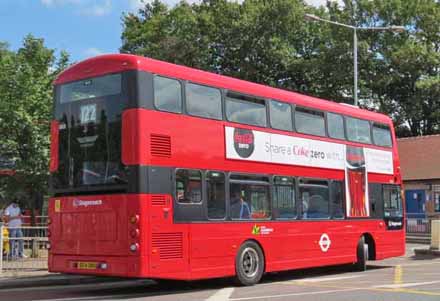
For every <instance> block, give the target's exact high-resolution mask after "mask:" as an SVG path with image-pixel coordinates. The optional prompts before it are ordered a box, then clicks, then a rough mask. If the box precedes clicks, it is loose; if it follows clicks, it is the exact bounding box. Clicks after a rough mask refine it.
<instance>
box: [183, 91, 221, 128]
mask: <svg viewBox="0 0 440 301" xmlns="http://www.w3.org/2000/svg"><path fill="white" fill-rule="evenodd" d="M185 92H186V110H187V111H188V113H189V114H190V115H194V116H198V117H206V118H212V119H217V120H221V119H222V96H221V93H220V90H219V89H215V88H211V87H206V86H202V85H196V84H191V83H189V84H187V85H186V91H185Z"/></svg>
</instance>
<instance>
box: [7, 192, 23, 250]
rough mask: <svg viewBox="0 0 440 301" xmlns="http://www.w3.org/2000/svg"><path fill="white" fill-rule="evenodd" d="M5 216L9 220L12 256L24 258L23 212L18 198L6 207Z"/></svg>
mask: <svg viewBox="0 0 440 301" xmlns="http://www.w3.org/2000/svg"><path fill="white" fill-rule="evenodd" d="M4 216H5V218H6V220H7V222H8V229H9V243H10V250H11V257H12V258H17V257H20V258H24V257H25V256H24V253H23V251H24V247H23V240H22V238H23V231H22V229H21V225H22V223H23V222H22V213H21V209H20V206H19V205H18V202H17V201H16V200H14V201H12V203H11V204H10V205H9V206H8V207H6V209H5V211H4Z"/></svg>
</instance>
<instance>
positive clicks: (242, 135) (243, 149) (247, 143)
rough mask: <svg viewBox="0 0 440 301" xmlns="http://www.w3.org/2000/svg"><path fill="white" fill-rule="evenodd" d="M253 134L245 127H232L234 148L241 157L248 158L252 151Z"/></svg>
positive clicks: (253, 146) (253, 145)
mask: <svg viewBox="0 0 440 301" xmlns="http://www.w3.org/2000/svg"><path fill="white" fill-rule="evenodd" d="M254 140H255V139H254V134H253V133H252V131H251V130H247V129H237V128H235V129H234V148H235V151H236V152H237V154H238V155H239V156H240V157H242V158H249V157H250V156H251V155H252V153H253V152H254V148H255V144H254Z"/></svg>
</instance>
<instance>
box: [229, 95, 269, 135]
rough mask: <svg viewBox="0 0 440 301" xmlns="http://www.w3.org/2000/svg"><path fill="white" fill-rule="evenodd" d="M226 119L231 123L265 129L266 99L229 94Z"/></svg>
mask: <svg viewBox="0 0 440 301" xmlns="http://www.w3.org/2000/svg"><path fill="white" fill-rule="evenodd" d="M226 117H227V118H228V120H229V121H233V122H239V123H244V124H249V125H256V126H262V127H265V126H266V124H267V118H266V104H265V101H264V99H258V98H253V97H250V96H245V95H241V94H237V93H232V92H228V93H227V95H226Z"/></svg>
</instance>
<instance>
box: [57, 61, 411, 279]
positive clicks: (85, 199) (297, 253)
mask: <svg viewBox="0 0 440 301" xmlns="http://www.w3.org/2000/svg"><path fill="white" fill-rule="evenodd" d="M124 70H141V71H146V72H149V73H154V74H160V75H162V76H168V77H172V78H177V79H181V80H187V81H191V82H194V83H199V84H204V85H208V86H213V87H218V88H222V89H230V90H233V91H237V92H241V93H245V94H249V95H255V96H259V97H262V98H267V99H277V100H281V101H285V102H290V103H294V104H296V105H300V106H306V107H311V108H315V109H318V110H323V111H331V112H335V113H340V114H345V115H349V116H352V117H356V118H362V119H367V120H371V121H375V122H380V123H383V124H387V125H389V127H390V129H391V131H392V140H393V147H392V148H383V147H378V146H374V145H368V147H369V148H371V149H378V150H386V151H391V152H392V155H393V167H394V172H393V174H392V175H385V174H374V173H369V174H368V181H369V182H370V181H372V182H378V183H384V184H386V183H392V184H397V185H399V184H401V177H400V163H399V159H398V153H397V143H396V139H395V136H394V130H393V125H392V121H391V120H390V118H389V117H387V116H385V115H382V114H378V113H374V112H369V111H366V110H360V109H358V108H354V107H350V106H344V105H340V104H336V103H333V102H330V101H325V100H321V99H317V98H313V97H309V96H305V95H301V94H298V93H293V92H288V91H284V90H279V89H275V88H270V87H267V86H262V85H258V84H254V83H249V82H246V81H242V80H238V79H233V78H229V77H225V76H220V75H216V74H211V73H207V72H203V71H199V70H195V69H191V68H187V67H183V66H177V65H173V64H169V63H164V62H160V61H156V60H152V59H148V58H142V57H137V56H132V55H105V56H100V57H96V58H92V59H89V60H86V61H84V62H81V63H79V64H76V65H74V66H72V67H71V68H69V69H67V70H66V71H64V72H63V73H62V74H61V75H60V76H59V77H58V78H57V80H56V82H55V84H56V85H60V84H63V83H66V82H71V81H74V80H78V79H82V78H87V77H92V76H99V75H104V74H108V73H115V72H121V71H124ZM225 126H238V127H240V128H244V129H250V130H256V131H261V132H267V133H274V134H281V135H286V136H292V137H302V138H307V139H313V140H321V141H328V142H333V143H342V144H346V145H351V146H358V147H363V146H365V145H363V144H360V143H353V142H348V141H341V140H336V139H330V138H326V137H311V136H308V135H303V134H300V133H297V132H284V131H278V130H275V129H271V128H259V127H254V126H248V125H243V124H240V125H237V124H234V123H231V122H228V121H226V120H222V121H218V120H209V119H203V118H197V117H192V116H188V115H183V114H173V113H167V112H160V111H157V110H147V109H143V108H130V109H126V110H125V111H124V112H123V115H122V142H121V144H122V145H121V147H122V161H123V163H124V164H126V165H143V166H161V167H170V168H175V167H179V168H200V169H206V170H225V171H234V172H242V173H259V174H276V175H289V176H295V177H312V178H326V179H335V180H344V178H345V174H344V171H342V170H333V169H325V168H315V167H303V166H292V165H284V164H271V163H264V162H250V161H240V160H232V159H227V158H226V156H225V154H226V146H225ZM52 137H53V140H52V143H53V145H52V148H51V149H52V155H51V159H52V161H56V160H57V154H56V151H54V147H55V146H54V144H55V145H56V143H57V139H58V137H57V135H56V134H54V133H53V131H52ZM155 137H167V138H169V139H168V140H166V141H169V142H167V143H169V144H168V145H167V146H166V147H165V150H164V149H163V148H162V149H155V147H156V146H155V143H154V139H155ZM156 148H157V147H156ZM158 151H159V152H160V151H165V152H166V154H162V156H161V155H160V154H159V155H158V154H157V152H158ZM56 168H57V163H56V162H52V163H51V170H53V169H56ZM350 176H351V177H354V178H355V177H357V176H358V175H357V174H356V173H353V174H352V175H350ZM356 194H358V193H357V192H354V193H353V196H355V195H356ZM173 198H174V196H173V195H172V194H169V195H168V194H155V193H140V194H129V193H121V194H118V193H116V194H105V193H101V194H93V195H73V196H66V195H59V196H55V197H53V198H51V200H50V203H49V216H50V221H51V222H50V225H49V227H50V233H51V236H50V243H51V249H50V253H49V270H50V271H51V272H63V273H79V274H94V275H111V276H123V277H147V278H168V279H186V280H191V279H202V278H214V277H226V276H233V275H235V256H236V254H237V250H238V248H239V247H240V245H241V244H242V243H243V242H244V241H246V240H253V241H256V242H257V243H258V244H259V245H260V246H261V248H262V250H263V252H264V256H265V262H266V267H265V272H271V271H280V270H290V269H299V268H307V267H316V266H323V265H335V264H344V263H354V262H356V246H357V242H358V241H359V238H360V237H361V236H362V235H364V236H366V237H368V239H369V240H371V241H373V245H374V247H373V250H374V254H373V255H371V256H372V258H374V259H376V260H379V259H384V258H388V257H394V256H400V255H403V254H404V250H405V233H404V229H402V230H393V231H390V230H387V228H386V225H385V222H384V221H383V220H380V219H368V218H346V219H343V220H326V221H322V220H316V221H311V220H291V221H275V220H268V221H263V220H259V221H255V220H252V221H238V222H234V221H225V222H222V221H215V222H213V221H206V222H203V221H201V222H200V221H199V222H187V223H185V222H175V221H174V220H173V210H174V208H173ZM357 201H358V202H362V200H357ZM255 225H258V226H264V227H266V228H269V229H272V231H271V232H270V233H269V234H268V235H263V234H253V232H252V229H253V227H254V226H255ZM323 233H326V234H328V236H329V237H330V238H331V245H330V248H329V249H328V251H326V252H323V251H322V249H321V248H320V246H319V241H320V237H321V235H322V234H323ZM132 246H134V247H132ZM130 248H133V249H135V250H134V251H133V250H131V249H130ZM88 263H90V266H87V264H88ZM78 265H81V266H78Z"/></svg>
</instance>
